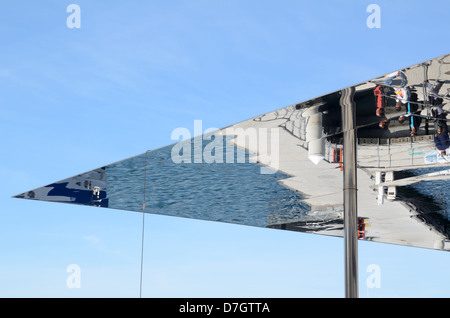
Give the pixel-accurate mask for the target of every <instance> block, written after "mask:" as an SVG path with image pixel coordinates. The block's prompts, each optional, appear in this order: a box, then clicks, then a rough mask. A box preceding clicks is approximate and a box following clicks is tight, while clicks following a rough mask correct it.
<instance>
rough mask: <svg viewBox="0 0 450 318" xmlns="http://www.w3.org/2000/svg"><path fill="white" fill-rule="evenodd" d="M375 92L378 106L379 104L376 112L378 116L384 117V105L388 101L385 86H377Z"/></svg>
mask: <svg viewBox="0 0 450 318" xmlns="http://www.w3.org/2000/svg"><path fill="white" fill-rule="evenodd" d="M373 94H374V95H375V101H376V106H377V109H376V111H375V114H376V115H377V116H378V117H382V116H383V115H384V105H385V104H386V102H387V101H386V96H384V95H385V92H384V89H383V87H382V86H380V85H378V86H377V87H375V89H374V90H373Z"/></svg>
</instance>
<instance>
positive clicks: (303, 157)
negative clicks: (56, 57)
mask: <svg viewBox="0 0 450 318" xmlns="http://www.w3.org/2000/svg"><path fill="white" fill-rule="evenodd" d="M432 65H436V63H434V64H433V63H432ZM445 66H446V68H445V69H444V71H445V72H447V71H448V70H447V69H450V68H449V65H447V64H446V65H445ZM440 71H441V72H442V71H443V70H442V68H441V70H440ZM406 72H407V75H408V80H409V82H408V85H415V86H414V87H415V88H416V89H417V92H418V95H419V94H420V90H421V87H422V86H421V85H422V83H423V80H421V78H423V70H422V69H421V68H419V67H416V68H411V69H410V70H409V71H408V70H407V71H406ZM436 72H437V69H433V67H431V66H430V67H429V74H431V76H429V78H432V77H433V74H435V73H436ZM421 74H422V77H421ZM371 85H372V84H366V85H363V86H364V89H366V88H367V87H370V86H371ZM449 87H450V86H449V84H448V83H446V84H445V85H444V87H443V91H445V92H446V90H447V88H449ZM420 97H421V98H422V96H420ZM444 107H445V109H448V104H446V105H444ZM299 117H301V116H299V114H298V112H296V111H295V106H289V107H286V108H284V109H282V110H278V111H275V112H273V113H268V114H265V115H263V116H261V117H259V118H255V119H251V120H247V121H243V122H241V123H238V124H236V125H233V126H231V128H235V131H237V130H236V128H243V130H241V132H244V131H245V130H246V129H257V130H258V129H261V128H265V129H267V132H268V133H269V134H270V128H274V127H280V129H279V130H278V133H279V145H278V147H279V158H278V161H277V162H275V163H273V162H267V163H265V164H266V165H268V166H271V167H272V168H274V169H276V170H279V171H281V172H283V173H285V174H287V175H290V176H291V178H288V179H284V180H282V181H281V183H282V184H283V185H284V186H286V187H288V188H290V189H292V190H294V191H298V192H300V193H302V194H303V195H304V196H305V200H304V201H305V203H307V204H308V205H310V206H311V207H312V210H313V211H314V210H315V209H316V210H319V211H320V210H322V211H323V210H327V209H331V210H333V211H336V209H339V207H342V205H343V192H342V186H343V180H342V171H341V169H339V164H338V163H331V161H330V160H323V161H321V162H320V163H319V164H318V165H315V164H313V163H312V162H311V161H310V160H309V158H308V142H307V141H306V140H305V138H304V137H305V136H304V135H302V131H301V129H298V130H297V129H296V130H295V131H296V133H293V129H290V127H292V126H295V123H296V122H298V120H299V119H298V118H299ZM297 128H298V127H297ZM221 133H222V134H224V135H227V131H226V129H223V130H222V131H221ZM267 139H268V140H269V141H270V136H269V137H268V138H267ZM324 140H325V138H324ZM231 142H234V143H235V144H236V145H237V146H238V147H241V148H245V149H246V150H247V151H249V152H250V153H254V154H256V155H257V156H255V157H254V160H255V161H257V162H258V155H259V153H258V147H257V145H251V144H250V145H249V144H248V143H244V140H243V139H239V138H235V139H233V140H232V141H231ZM268 145H269V146H270V142H269V143H268ZM434 149H435V148H434V144H433V140H432V135H424V133H423V131H420V132H419V136H417V137H414V139H413V140H412V142H411V139H410V138H409V137H408V138H406V139H401V138H397V139H395V138H394V139H392V140H391V141H390V142H389V143H386V144H381V145H380V144H379V143H378V144H374V143H373V142H368V140H367V139H366V140H365V141H363V142H362V143H360V144H359V145H358V167H359V168H358V170H357V171H358V217H359V218H364V219H367V220H368V221H366V224H367V226H366V229H365V239H366V240H371V241H376V242H384V243H392V244H399V245H407V246H416V247H423V248H432V249H446V250H448V249H450V246H449V245H448V244H447V243H446V240H447V238H446V236H445V235H443V234H441V233H439V232H438V231H437V230H435V229H434V228H433V227H431V226H430V225H428V224H426V223H424V222H423V221H421V218H420V217H417V213H416V212H415V211H413V210H412V209H411V208H410V207H409V206H408V205H407V204H405V202H401V201H399V200H384V201H383V204H379V200H378V190H377V187H374V185H375V179H376V175H377V172H383V173H385V172H386V171H388V172H389V171H394V170H402V169H412V168H414V169H415V168H420V167H424V166H426V167H429V165H425V163H424V154H426V153H429V152H430V151H433V150H434ZM267 153H270V149H268V150H267ZM329 156H330V151H328V152H327V156H326V158H325V159H328V158H329ZM439 178H440V179H441V180H442V179H443V180H446V179H447V180H448V175H447V176H444V177H443V176H440V177H439ZM416 181H417V180H415V182H416ZM387 186H388V184H387V183H386V187H387ZM278 227H281V228H288V229H289V225H284V226H278ZM299 231H302V230H301V229H299ZM311 232H314V233H317V234H325V235H338V236H342V234H343V233H342V229H338V228H336V227H331V230H330V228H329V227H327V224H324V226H323V227H322V228H320V226H318V230H317V231H311Z"/></svg>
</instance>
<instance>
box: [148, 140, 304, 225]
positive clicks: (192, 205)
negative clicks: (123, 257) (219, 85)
mask: <svg viewBox="0 0 450 318" xmlns="http://www.w3.org/2000/svg"><path fill="white" fill-rule="evenodd" d="M220 138H222V137H220ZM208 142H209V141H204V142H203V147H202V149H203V150H205V146H207V144H208ZM219 145H220V144H219ZM194 148H195V147H194V143H192V144H191V157H192V158H194V156H199V155H200V156H201V153H200V154H199V151H198V148H197V149H194ZM171 150H172V147H171V146H169V147H164V148H161V149H158V150H155V151H152V152H151V153H148V157H147V163H148V164H147V171H146V174H147V183H146V198H147V200H146V208H147V207H148V211H149V212H150V213H157V214H165V215H173V216H182V217H188V218H196V219H204V220H213V221H220V222H229V223H237V224H245V225H252V226H261V227H266V226H267V225H268V224H269V222H288V221H290V220H299V219H301V217H302V215H304V214H305V213H306V212H307V211H309V210H310V208H309V206H307V205H306V204H304V203H302V202H301V200H302V197H301V195H300V194H298V193H295V192H293V191H291V190H289V189H287V188H285V187H283V186H281V185H280V184H279V183H278V181H279V180H281V179H284V178H286V177H288V176H286V175H284V174H282V173H279V172H276V173H273V174H261V173H260V168H261V166H259V165H258V164H254V163H250V162H249V160H248V159H249V154H248V153H246V152H244V153H243V152H242V150H238V149H237V148H235V147H230V146H229V144H228V146H227V143H226V142H225V138H224V139H223V143H222V146H221V147H217V148H216V149H215V151H219V155H220V152H221V151H222V154H223V155H224V158H223V161H224V162H223V163H205V162H204V160H203V161H202V163H177V164H176V163H174V162H173V161H172V160H171ZM195 150H196V151H195ZM230 151H232V152H233V153H232V156H230V153H229V152H230ZM194 152H195V153H194ZM203 154H204V155H206V154H207V153H203ZM242 154H244V156H245V163H237V162H238V161H237V160H238V156H240V155H242ZM227 155H228V158H233V160H232V162H231V163H230V160H229V159H228V160H225V157H227ZM197 158H198V157H197ZM192 161H193V160H192Z"/></svg>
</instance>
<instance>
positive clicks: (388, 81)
mask: <svg viewBox="0 0 450 318" xmlns="http://www.w3.org/2000/svg"><path fill="white" fill-rule="evenodd" d="M397 77H399V78H400V80H401V83H400V87H405V86H406V83H407V82H408V80H407V78H406V75H405V74H404V73H403V72H400V71H396V72H392V73H389V74H387V75H385V76H384V84H386V85H388V86H391V85H392V81H393V80H394V79H395V78H397Z"/></svg>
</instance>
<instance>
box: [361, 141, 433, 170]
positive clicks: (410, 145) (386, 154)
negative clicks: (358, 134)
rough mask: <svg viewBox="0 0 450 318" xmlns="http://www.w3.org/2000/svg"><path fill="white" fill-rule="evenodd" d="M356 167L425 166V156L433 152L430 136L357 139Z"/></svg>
mask: <svg viewBox="0 0 450 318" xmlns="http://www.w3.org/2000/svg"><path fill="white" fill-rule="evenodd" d="M358 146H359V147H358V165H359V166H360V167H371V168H394V167H408V166H423V165H425V164H426V163H425V160H424V158H425V155H426V154H427V153H429V152H430V151H431V152H432V151H433V150H435V147H434V143H433V136H432V135H424V136H415V137H403V138H359V139H358Z"/></svg>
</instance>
